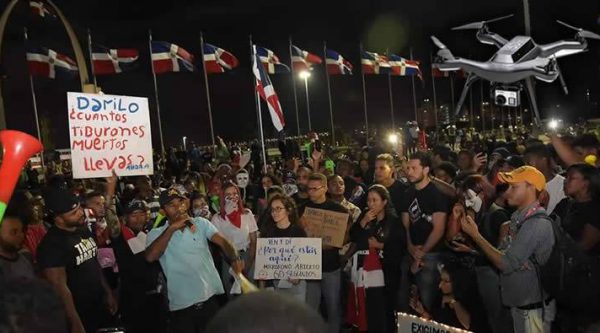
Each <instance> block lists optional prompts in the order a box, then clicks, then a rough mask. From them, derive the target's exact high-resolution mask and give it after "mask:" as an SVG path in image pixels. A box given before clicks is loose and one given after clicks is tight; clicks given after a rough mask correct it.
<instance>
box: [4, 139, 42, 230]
mask: <svg viewBox="0 0 600 333" xmlns="http://www.w3.org/2000/svg"><path fill="white" fill-rule="evenodd" d="M0 143H2V150H3V156H2V166H0V225H2V220H3V219H4V212H5V211H6V206H7V205H8V202H9V201H10V198H11V197H12V194H13V192H14V190H15V186H16V185H17V180H19V176H20V174H21V170H22V169H23V166H24V165H25V163H26V162H27V160H29V158H31V156H33V155H35V154H37V153H39V152H41V151H42V150H43V149H44V146H43V145H42V143H41V142H40V141H39V140H38V139H36V138H34V137H33V136H31V135H29V134H27V133H23V132H20V131H13V130H4V131H0Z"/></svg>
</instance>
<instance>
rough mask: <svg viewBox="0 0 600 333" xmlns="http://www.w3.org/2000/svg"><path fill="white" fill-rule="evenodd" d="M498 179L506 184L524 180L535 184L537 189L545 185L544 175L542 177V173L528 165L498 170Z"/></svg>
mask: <svg viewBox="0 0 600 333" xmlns="http://www.w3.org/2000/svg"><path fill="white" fill-rule="evenodd" d="M498 179H500V181H501V182H503V183H507V184H515V183H520V182H526V183H528V184H531V185H533V186H535V189H536V190H538V191H542V190H544V188H545V187H546V177H544V174H543V173H541V172H540V171H539V170H538V169H536V168H534V167H532V166H529V165H525V166H522V167H520V168H517V169H514V170H513V171H511V172H500V173H498Z"/></svg>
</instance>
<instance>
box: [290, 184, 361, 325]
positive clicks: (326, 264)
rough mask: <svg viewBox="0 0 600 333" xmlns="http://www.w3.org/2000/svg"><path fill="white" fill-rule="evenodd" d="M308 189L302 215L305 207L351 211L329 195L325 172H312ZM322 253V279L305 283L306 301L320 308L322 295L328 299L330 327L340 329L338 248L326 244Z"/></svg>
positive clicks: (342, 211) (327, 307) (326, 302)
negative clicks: (329, 197) (307, 199)
mask: <svg viewBox="0 0 600 333" xmlns="http://www.w3.org/2000/svg"><path fill="white" fill-rule="evenodd" d="M307 191H308V198H309V201H308V202H307V203H306V204H304V206H302V207H300V211H299V213H300V216H302V215H303V214H304V210H305V209H306V208H315V209H323V210H329V211H333V212H340V213H348V211H347V210H346V209H345V208H344V207H342V206H341V205H340V204H338V203H336V202H334V201H332V200H329V199H327V177H325V175H323V174H321V173H313V174H312V175H311V176H310V177H309V178H308V186H307ZM349 222H350V219H349ZM322 256H323V257H322V267H323V274H322V279H321V280H320V281H318V280H317V281H308V283H307V286H306V302H307V303H308V305H309V306H311V307H313V308H314V309H315V310H317V311H319V306H320V303H321V296H322V297H323V299H324V300H325V308H326V309H327V326H328V330H327V331H328V332H330V333H338V332H339V330H340V322H341V315H342V311H341V310H342V304H341V299H340V284H341V281H342V279H341V268H340V255H339V249H337V248H334V247H331V246H325V245H324V246H323V251H322Z"/></svg>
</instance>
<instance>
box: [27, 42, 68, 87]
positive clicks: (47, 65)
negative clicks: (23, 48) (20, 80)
mask: <svg viewBox="0 0 600 333" xmlns="http://www.w3.org/2000/svg"><path fill="white" fill-rule="evenodd" d="M27 65H28V67H29V73H30V74H31V75H35V76H43V77H47V78H50V79H55V78H72V77H73V76H75V74H76V73H77V70H78V69H77V64H76V63H75V61H74V60H73V59H71V58H69V57H67V56H66V55H64V54H60V53H58V52H56V51H54V50H51V49H48V48H45V47H28V48H27Z"/></svg>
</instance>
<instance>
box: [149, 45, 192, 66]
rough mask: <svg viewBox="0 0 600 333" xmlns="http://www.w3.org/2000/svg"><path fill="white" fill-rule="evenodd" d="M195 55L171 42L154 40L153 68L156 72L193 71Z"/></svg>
mask: <svg viewBox="0 0 600 333" xmlns="http://www.w3.org/2000/svg"><path fill="white" fill-rule="evenodd" d="M193 62H194V56H193V55H192V54H191V53H189V52H188V51H186V50H185V49H183V48H182V47H180V46H178V45H175V44H171V43H169V42H158V41H157V42H155V41H153V42H152V68H153V69H154V73H155V74H162V73H168V72H193V71H194V64H193Z"/></svg>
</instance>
